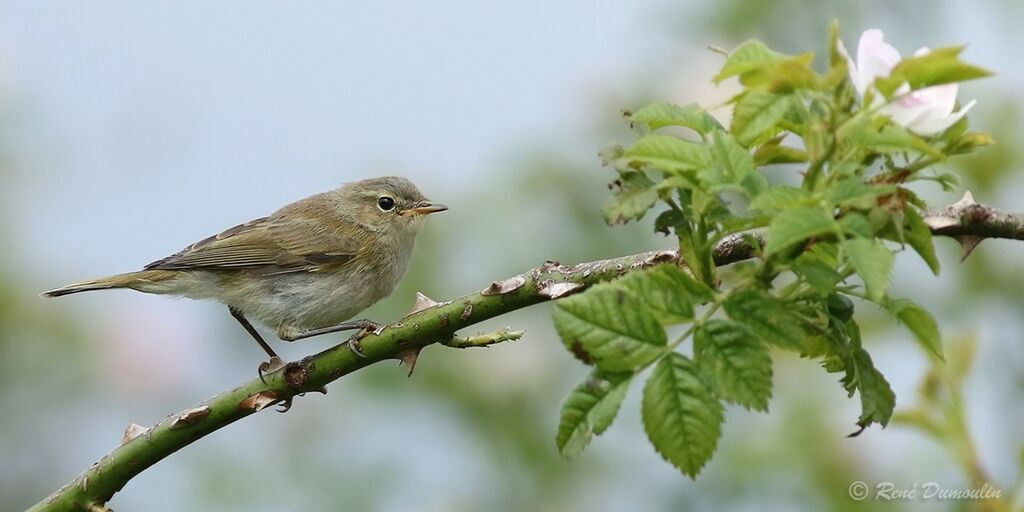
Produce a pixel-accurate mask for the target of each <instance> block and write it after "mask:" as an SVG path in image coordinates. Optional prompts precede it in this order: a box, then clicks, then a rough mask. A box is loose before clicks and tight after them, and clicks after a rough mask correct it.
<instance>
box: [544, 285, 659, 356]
mask: <svg viewBox="0 0 1024 512" xmlns="http://www.w3.org/2000/svg"><path fill="white" fill-rule="evenodd" d="M553 316H554V322H555V330H557V331H558V335H559V336H561V338H562V343H564V344H565V346H566V347H567V348H568V349H569V350H570V351H571V352H572V353H573V354H574V355H575V356H576V357H577V358H579V359H580V360H581V361H583V362H584V363H587V364H593V365H594V366H596V367H597V368H598V369H600V370H602V371H605V372H609V373H622V372H633V371H635V370H637V369H639V368H642V367H644V366H645V365H647V364H648V363H650V362H651V361H654V360H655V359H657V358H658V357H659V356H661V355H662V354H663V353H664V352H665V344H666V343H667V336H666V335H665V329H664V328H662V326H661V324H660V323H659V322H658V319H657V317H655V316H654V314H653V313H651V312H650V311H648V309H647V306H646V304H644V302H643V301H642V300H640V299H639V298H637V297H635V296H634V295H633V294H632V293H630V292H629V291H628V290H626V289H624V288H622V287H620V286H615V285H614V284H613V283H603V284H599V285H597V286H594V287H592V288H591V289H589V290H587V291H585V292H583V293H580V294H577V295H573V296H571V297H568V298H565V299H562V300H560V301H558V303H557V304H556V305H555V309H554V312H553Z"/></svg>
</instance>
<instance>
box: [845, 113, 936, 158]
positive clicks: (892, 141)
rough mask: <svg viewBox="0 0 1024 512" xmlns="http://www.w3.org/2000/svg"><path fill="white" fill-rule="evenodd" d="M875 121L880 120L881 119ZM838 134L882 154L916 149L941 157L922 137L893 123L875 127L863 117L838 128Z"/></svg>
mask: <svg viewBox="0 0 1024 512" xmlns="http://www.w3.org/2000/svg"><path fill="white" fill-rule="evenodd" d="M877 122H881V119H880V120H879V121H876V123H877ZM839 136H840V139H841V140H843V141H846V142H849V143H850V144H852V145H853V146H855V147H858V148H862V149H866V150H869V151H871V152H874V153H879V154H883V155H887V154H892V153H903V152H905V151H916V152H918V153H924V154H927V155H931V156H934V157H937V158H942V157H943V155H942V153H940V152H938V151H937V150H936V149H935V148H933V147H931V146H930V145H929V144H928V143H927V142H925V140H924V139H922V138H921V137H918V136H917V135H914V134H913V133H911V132H910V131H909V130H907V129H906V128H903V127H902V126H899V125H897V124H894V123H888V122H887V123H886V124H884V125H882V126H881V127H876V126H874V124H873V123H871V122H868V120H866V119H865V120H863V121H861V122H854V123H850V124H849V125H848V126H847V127H846V128H844V129H842V130H840V134H839Z"/></svg>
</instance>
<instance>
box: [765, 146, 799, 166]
mask: <svg viewBox="0 0 1024 512" xmlns="http://www.w3.org/2000/svg"><path fill="white" fill-rule="evenodd" d="M808 158H809V157H808V156H807V152H806V151H804V150H802V149H797V148H793V147H789V146H782V145H779V144H761V145H760V146H758V147H757V149H755V150H754V163H756V164H757V165H775V164H800V163H804V162H806V161H807V160H808Z"/></svg>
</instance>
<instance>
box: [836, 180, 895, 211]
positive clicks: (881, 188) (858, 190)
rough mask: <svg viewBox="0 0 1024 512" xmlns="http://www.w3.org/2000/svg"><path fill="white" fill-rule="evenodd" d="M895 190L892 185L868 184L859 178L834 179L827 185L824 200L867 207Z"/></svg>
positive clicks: (874, 204) (854, 206)
mask: <svg viewBox="0 0 1024 512" xmlns="http://www.w3.org/2000/svg"><path fill="white" fill-rule="evenodd" d="M895 191H896V187H894V186H892V185H869V184H867V183H865V182H864V180H862V179H860V178H847V179H842V180H838V181H835V182H833V183H831V184H830V185H829V186H828V189H827V191H826V192H825V200H826V201H828V204H830V205H834V206H850V207H853V208H860V209H864V210H866V209H868V208H873V207H875V206H876V205H877V204H878V198H879V197H881V196H884V195H887V194H892V193H893V192H895Z"/></svg>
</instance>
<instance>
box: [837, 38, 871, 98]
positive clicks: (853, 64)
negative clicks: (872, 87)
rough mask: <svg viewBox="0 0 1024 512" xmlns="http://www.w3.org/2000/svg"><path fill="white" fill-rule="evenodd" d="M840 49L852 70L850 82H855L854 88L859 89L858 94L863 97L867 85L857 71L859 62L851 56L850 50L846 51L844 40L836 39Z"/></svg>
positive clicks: (840, 53)
mask: <svg viewBox="0 0 1024 512" xmlns="http://www.w3.org/2000/svg"><path fill="white" fill-rule="evenodd" d="M836 43H837V47H836V49H837V50H839V55H841V56H842V57H843V58H844V59H846V67H847V68H848V69H849V72H850V83H852V84H853V88H854V89H856V90H857V95H859V96H861V97H863V96H864V89H865V86H864V84H862V83H861V82H860V74H859V73H858V72H857V63H856V62H854V61H853V57H851V56H850V52H848V51H846V45H845V44H843V41H842V40H839V41H836Z"/></svg>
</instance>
